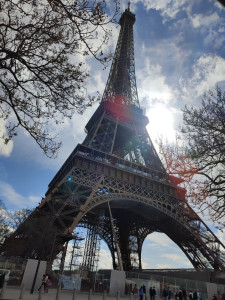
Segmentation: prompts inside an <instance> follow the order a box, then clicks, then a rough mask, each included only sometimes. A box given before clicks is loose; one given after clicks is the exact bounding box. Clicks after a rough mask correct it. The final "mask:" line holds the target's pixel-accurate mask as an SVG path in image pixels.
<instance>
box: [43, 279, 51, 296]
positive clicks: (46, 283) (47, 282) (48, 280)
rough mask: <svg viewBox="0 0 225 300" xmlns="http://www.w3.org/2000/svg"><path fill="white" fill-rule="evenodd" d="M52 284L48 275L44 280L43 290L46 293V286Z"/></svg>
mask: <svg viewBox="0 0 225 300" xmlns="http://www.w3.org/2000/svg"><path fill="white" fill-rule="evenodd" d="M51 285H52V282H51V277H50V276H48V278H47V280H46V281H45V285H44V292H45V293H48V288H49V287H50V286H51Z"/></svg>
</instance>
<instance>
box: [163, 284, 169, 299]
mask: <svg viewBox="0 0 225 300" xmlns="http://www.w3.org/2000/svg"><path fill="white" fill-rule="evenodd" d="M162 295H163V299H164V300H167V296H168V291H167V289H166V288H165V287H164V289H163V294H162Z"/></svg>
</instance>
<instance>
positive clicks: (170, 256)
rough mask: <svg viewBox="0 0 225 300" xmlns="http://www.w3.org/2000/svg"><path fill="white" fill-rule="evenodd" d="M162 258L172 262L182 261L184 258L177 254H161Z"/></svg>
mask: <svg viewBox="0 0 225 300" xmlns="http://www.w3.org/2000/svg"><path fill="white" fill-rule="evenodd" d="M162 257H166V258H169V259H171V260H173V261H177V260H183V259H184V256H183V255H179V254H166V253H165V254H162Z"/></svg>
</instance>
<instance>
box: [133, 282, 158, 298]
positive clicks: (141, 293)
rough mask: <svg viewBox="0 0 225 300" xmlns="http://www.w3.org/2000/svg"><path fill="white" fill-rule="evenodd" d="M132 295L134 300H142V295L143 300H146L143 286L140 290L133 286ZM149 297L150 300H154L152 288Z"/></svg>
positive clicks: (154, 291)
mask: <svg viewBox="0 0 225 300" xmlns="http://www.w3.org/2000/svg"><path fill="white" fill-rule="evenodd" d="M132 293H133V295H134V300H137V299H138V296H139V299H140V300H143V297H144V295H145V300H146V299H147V297H146V287H145V285H142V286H141V287H140V288H138V287H137V285H136V284H135V285H134V288H133V291H132ZM149 296H150V300H155V296H156V289H155V287H154V286H153V287H150V289H149Z"/></svg>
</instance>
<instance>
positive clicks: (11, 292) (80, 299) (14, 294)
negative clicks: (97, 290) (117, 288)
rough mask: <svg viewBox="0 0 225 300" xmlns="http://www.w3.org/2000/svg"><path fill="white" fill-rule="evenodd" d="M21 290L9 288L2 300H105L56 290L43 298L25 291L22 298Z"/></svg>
mask: <svg viewBox="0 0 225 300" xmlns="http://www.w3.org/2000/svg"><path fill="white" fill-rule="evenodd" d="M20 293H21V290H20V288H14V287H7V288H6V290H5V293H4V298H1V297H0V299H1V300H3V299H4V300H17V299H23V300H103V294H93V295H91V298H89V294H88V293H77V294H76V296H75V297H74V298H73V292H72V291H65V290H61V291H60V292H59V294H58V298H57V294H56V289H49V292H48V294H41V297H40V295H39V293H38V292H36V291H35V292H34V293H33V294H30V291H27V290H25V291H24V294H23V296H22V298H19V297H20ZM120 299H121V300H130V299H131V298H130V296H125V297H120ZM105 300H117V297H109V296H108V295H106V297H105Z"/></svg>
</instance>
